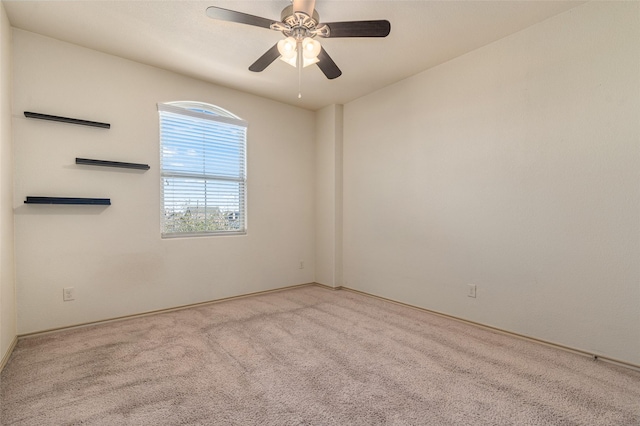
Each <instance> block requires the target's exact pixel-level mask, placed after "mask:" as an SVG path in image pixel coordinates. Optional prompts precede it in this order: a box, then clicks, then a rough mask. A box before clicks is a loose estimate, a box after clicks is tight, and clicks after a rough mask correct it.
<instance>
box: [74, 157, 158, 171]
mask: <svg viewBox="0 0 640 426" xmlns="http://www.w3.org/2000/svg"><path fill="white" fill-rule="evenodd" d="M76 164H83V165H87V166H103V167H121V168H124V169H136V170H149V169H150V167H149V165H148V164H140V163H123V162H120V161H105V160H92V159H90V158H76Z"/></svg>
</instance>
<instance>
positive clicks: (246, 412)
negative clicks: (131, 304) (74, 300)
mask: <svg viewBox="0 0 640 426" xmlns="http://www.w3.org/2000/svg"><path fill="white" fill-rule="evenodd" d="M0 380H1V383H0V392H1V393H0V404H1V405H0V423H1V424H2V425H67V424H85V425H243V426H245V425H261V426H266V425H439V426H441V425H465V426H466V425H589V426H591V425H629V426H631V425H640V372H637V371H634V370H629V369H625V368H622V367H617V366H614V365H611V364H607V363H603V362H597V361H594V360H592V359H590V358H586V357H582V356H579V355H574V354H571V353H567V352H564V351H560V350H557V349H555V348H550V347H547V346H543V345H539V344H536V343H532V342H528V341H524V340H520V339H516V338H512V337H509V336H505V335H502V334H499V333H494V332H491V331H487V330H484V329H481V328H478V327H474V326H471V325H467V324H464V323H460V322H458V321H453V320H450V319H446V318H441V317H438V316H435V315H432V314H429V313H425V312H421V311H419V310H415V309H411V308H408V307H404V306H400V305H397V304H393V303H389V302H385V301H381V300H378V299H375V298H371V297H367V296H363V295H360V294H356V293H353V292H349V291H331V290H328V289H324V288H321V287H317V286H309V287H302V288H296V289H290V290H284V291H280V292H275V293H270V294H263V295H259V296H252V297H247V298H243V299H237V300H231V301H227V302H222V303H216V304H211V305H206V306H200V307H197V308H191V309H186V310H181V311H175V312H170V313H164V314H159V315H154V316H149V317H143V318H138V319H132V320H126V321H119V322H114V323H110V324H104V325H98V326H92V327H85V328H79V329H75V330H67V331H64V332H59V333H54V334H49V335H44V336H40V337H34V338H29V339H23V340H20V341H19V342H18V345H17V347H16V349H15V351H14V353H13V355H12V357H11V360H10V361H9V363H8V364H7V366H6V367H5V369H4V371H3V372H2V375H1V376H0Z"/></svg>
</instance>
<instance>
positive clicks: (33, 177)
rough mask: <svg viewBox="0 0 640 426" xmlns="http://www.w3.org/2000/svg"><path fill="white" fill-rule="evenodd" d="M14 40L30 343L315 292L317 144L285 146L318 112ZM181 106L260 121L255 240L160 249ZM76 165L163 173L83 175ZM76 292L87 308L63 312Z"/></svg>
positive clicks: (89, 171) (23, 310) (84, 52)
mask: <svg viewBox="0 0 640 426" xmlns="http://www.w3.org/2000/svg"><path fill="white" fill-rule="evenodd" d="M13 36H14V102H13V111H14V115H13V127H14V132H15V195H14V198H13V205H14V207H15V238H16V282H17V284H16V286H17V299H18V332H19V334H23V333H29V332H35V331H40V330H46V329H51V328H55V327H63V326H68V325H73V324H78V323H84V322H89V321H95V320H101V319H106V318H113V317H118V316H123V315H129V314H135V313H140V312H145V311H150V310H156V309H162V308H169V307H175V306H180V305H185V304H190V303H196V302H202V301H208V300H212V299H218V298H223V297H228V296H233V295H239V294H245V293H250V292H255V291H261V290H268V289H273V288H279V287H284V286H290V285H295V284H301V283H307V282H312V281H313V280H314V277H313V267H314V265H313V262H314V256H315V253H314V232H315V228H314V220H313V216H314V213H313V205H314V195H313V193H314V186H313V185H314V163H313V161H314V150H315V146H314V135H313V134H309V136H308V138H306V139H305V138H304V137H302V138H300V137H296V138H290V137H283V135H285V136H286V135H305V134H308V129H310V128H311V129H313V127H314V119H315V117H314V114H313V113H312V112H310V111H306V110H302V109H298V108H294V107H291V106H286V105H284V104H280V103H277V102H273V101H269V100H266V99H264V98H259V97H256V96H252V95H248V94H245V93H241V92H237V91H234V90H230V89H226V88H222V87H218V86H214V85H211V84H207V83H204V82H201V81H197V80H193V79H190V78H186V77H184V76H180V75H177V74H173V73H170V72H167V71H164V70H160V69H156V68H152V67H149V66H145V65H141V64H138V63H135V62H131V61H127V60H124V59H121V58H117V57H113V56H110V55H106V54H102V53H99V52H96V51H92V50H88V49H85V48H81V47H78V46H75V45H71V44H66V43H63V42H60V41H56V40H53V39H49V38H45V37H42V36H39V35H35V34H32V33H29V32H25V31H22V30H14V33H13ZM177 100H196V101H203V102H208V103H212V104H214V105H218V106H220V107H222V108H225V109H227V110H229V111H231V112H232V113H234V114H237V115H238V116H240V117H241V118H243V119H245V120H247V121H248V122H249V130H248V189H247V192H248V234H247V235H246V236H227V237H200V238H179V239H165V240H163V239H161V238H160V189H159V182H160V179H159V169H158V166H159V151H158V113H157V108H156V104H157V103H158V102H166V101H177ZM23 111H34V112H41V113H45V114H52V115H61V116H69V117H76V118H82V119H87V120H95V121H105V122H109V123H111V129H109V130H105V129H98V128H90V127H82V126H74V125H68V124H61V123H54V122H46V121H40V120H33V119H26V118H25V117H24V116H23ZM76 157H85V158H95V159H104V160H114V161H128V162H139V163H147V164H149V165H150V166H151V169H150V170H149V171H147V172H139V171H128V170H124V169H112V168H97V167H93V168H92V167H88V166H77V165H75V158H76ZM26 196H79V197H110V198H111V202H112V205H111V206H109V207H95V206H37V205H36V206H34V205H25V204H23V202H24V199H25V197H26ZM299 260H304V261H305V262H306V266H307V267H306V268H305V269H299V268H298V264H299V263H298V262H299ZM63 287H75V289H76V293H77V295H76V300H75V301H72V302H63V301H62V288H63Z"/></svg>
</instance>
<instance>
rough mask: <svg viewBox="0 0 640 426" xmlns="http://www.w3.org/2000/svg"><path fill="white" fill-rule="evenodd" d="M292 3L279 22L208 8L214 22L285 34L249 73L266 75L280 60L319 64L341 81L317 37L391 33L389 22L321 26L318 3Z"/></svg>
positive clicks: (296, 0) (308, 0)
mask: <svg viewBox="0 0 640 426" xmlns="http://www.w3.org/2000/svg"><path fill="white" fill-rule="evenodd" d="M291 3H292V4H291V5H290V6H287V7H285V8H284V9H283V10H282V13H281V16H280V21H274V20H272V19H267V18H261V17H259V16H254V15H249V14H246V13H242V12H236V11H234V10H228V9H223V8H220V7H216V6H211V7H208V8H207V16H209V17H210V18H212V19H219V20H222V21H229V22H237V23H240V24H247V25H253V26H256V27H262V28H267V29H271V30H275V31H280V32H282V34H284V36H285V37H286V38H285V39H284V40H280V41H279V42H278V43H276V44H275V45H274V46H273V47H271V49H269V50H267V52H266V53H265V54H264V55H262V56H261V57H260V58H258V60H257V61H255V62H254V63H253V64H252V65H251V66H250V67H249V70H250V71H253V72H261V71H264V70H265V69H266V68H267V67H268V66H269V65H271V63H272V62H273V61H275V60H276V59H278V58H280V59H282V60H283V61H285V62H287V63H288V64H290V65H292V66H294V67H297V68H298V69H299V70H300V69H302V68H303V67H306V66H308V65H312V64H317V65H318V67H319V68H320V70H321V71H322V72H323V73H324V75H325V76H326V77H327V78H328V79H334V78H337V77H340V75H342V71H340V68H338V66H337V65H336V63H335V62H333V59H331V57H330V56H329V54H328V53H327V52H326V51H325V50H324V48H323V47H322V46H321V45H320V43H319V42H318V41H317V40H314V38H315V37H322V38H339V37H386V36H388V35H389V32H390V31H391V24H390V23H389V21H387V20H377V21H346V22H326V23H320V16H319V15H318V12H317V11H316V10H315V0H292V2H291ZM298 75H300V74H298ZM299 96H300V95H299Z"/></svg>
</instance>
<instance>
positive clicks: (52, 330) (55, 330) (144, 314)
mask: <svg viewBox="0 0 640 426" xmlns="http://www.w3.org/2000/svg"><path fill="white" fill-rule="evenodd" d="M316 285H320V286H323V285H322V284H317V283H314V282H311V283H305V284H296V285H291V286H286V287H278V288H274V289H271V290H261V291H255V292H253V293H245V294H240V295H238V296H230V297H223V298H221V299H213V300H207V301H205V302H198V303H191V304H188V305H180V306H175V307H173V308H165V309H157V310H153V311H146V312H141V313H138V314H131V315H123V316H120V317H113V318H106V319H101V320H97V321H90V322H84V323H80V324H73V325H68V326H64V327H56V328H49V329H46V330H40V331H34V332H31V333H24V334H20V335H18V337H17V338H18V339H24V338H30V337H36V336H42V335H45V334H50V333H58V332H61V331H65V330H71V329H74V328H81V327H90V326H93V325H99V324H107V323H110V322H116V321H125V320H129V319H134V318H142V317H147V316H149V315H157V314H162V313H165V312H174V311H180V310H183V309H189V308H195V307H198V306H206V305H212V304H215V303H221V302H227V301H229V300H236V299H243V298H245V297H251V296H258V295H261V294H269V293H276V292H279V291H284V290H291V289H294V288H300V287H308V286H316ZM326 287H327V288H331V287H328V286H326Z"/></svg>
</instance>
